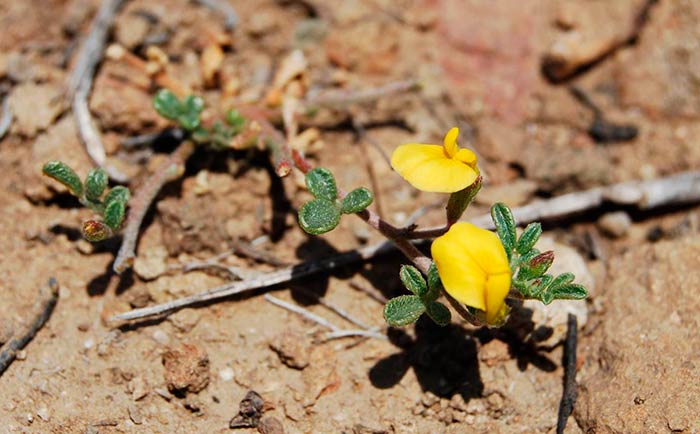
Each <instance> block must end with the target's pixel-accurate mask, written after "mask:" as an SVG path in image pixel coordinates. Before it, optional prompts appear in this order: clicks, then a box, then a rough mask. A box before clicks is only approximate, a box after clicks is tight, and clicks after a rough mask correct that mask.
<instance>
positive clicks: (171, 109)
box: [153, 89, 204, 131]
mask: <svg viewBox="0 0 700 434" xmlns="http://www.w3.org/2000/svg"><path fill="white" fill-rule="evenodd" d="M153 108H155V109H156V111H157V112H158V114H160V115H161V116H163V117H164V118H166V119H170V120H172V121H175V122H177V123H178V124H180V126H181V127H182V128H184V129H185V130H187V131H194V130H196V129H197V128H198V127H199V125H200V119H199V116H200V115H201V113H202V111H203V110H204V100H202V98H200V97H197V96H193V95H189V96H187V97H185V98H184V99H183V100H182V101H180V99H179V98H178V97H177V96H176V95H175V94H174V93H172V92H171V91H169V90H167V89H161V90H159V91H158V92H157V93H156V95H155V96H154V97H153Z"/></svg>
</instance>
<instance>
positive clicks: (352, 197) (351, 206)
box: [341, 187, 374, 214]
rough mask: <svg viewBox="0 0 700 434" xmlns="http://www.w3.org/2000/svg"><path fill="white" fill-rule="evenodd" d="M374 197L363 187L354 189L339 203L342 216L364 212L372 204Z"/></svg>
mask: <svg viewBox="0 0 700 434" xmlns="http://www.w3.org/2000/svg"><path fill="white" fill-rule="evenodd" d="M373 200H374V197H373V196H372V193H371V192H370V191H369V190H367V189H366V188H364V187H360V188H356V189H354V190H353V191H351V192H350V193H348V195H347V196H345V198H343V201H342V203H341V211H342V212H343V214H354V213H356V212H360V211H364V209H365V208H367V207H368V206H370V205H371V204H372V201H373Z"/></svg>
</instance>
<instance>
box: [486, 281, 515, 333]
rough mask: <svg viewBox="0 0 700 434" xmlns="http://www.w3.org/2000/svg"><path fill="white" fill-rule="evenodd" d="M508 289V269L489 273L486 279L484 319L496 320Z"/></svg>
mask: <svg viewBox="0 0 700 434" xmlns="http://www.w3.org/2000/svg"><path fill="white" fill-rule="evenodd" d="M509 291H510V271H509V272H508V273H502V274H494V275H490V276H489V278H488V280H487V281H486V321H487V322H488V323H489V324H493V323H495V322H497V320H498V318H499V316H500V313H501V310H502V309H503V306H504V304H505V302H506V296H508V292H509Z"/></svg>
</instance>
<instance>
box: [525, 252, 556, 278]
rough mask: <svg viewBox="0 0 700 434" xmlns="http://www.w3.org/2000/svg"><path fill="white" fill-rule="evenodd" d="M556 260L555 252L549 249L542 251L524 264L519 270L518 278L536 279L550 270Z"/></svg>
mask: <svg viewBox="0 0 700 434" xmlns="http://www.w3.org/2000/svg"><path fill="white" fill-rule="evenodd" d="M553 262H554V252H553V251H551V250H548V251H546V252H544V253H540V254H539V255H537V256H535V257H534V258H532V259H530V260H529V261H528V262H526V263H525V264H523V266H522V267H521V268H520V271H519V272H518V278H520V279H522V280H529V279H536V278H538V277H540V276H542V275H543V274H544V273H546V272H547V270H549V267H551V266H552V263H553Z"/></svg>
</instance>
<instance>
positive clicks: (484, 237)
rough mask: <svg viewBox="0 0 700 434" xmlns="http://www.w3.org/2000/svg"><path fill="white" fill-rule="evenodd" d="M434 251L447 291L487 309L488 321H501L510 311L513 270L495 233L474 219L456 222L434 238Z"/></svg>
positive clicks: (454, 296)
mask: <svg viewBox="0 0 700 434" xmlns="http://www.w3.org/2000/svg"><path fill="white" fill-rule="evenodd" d="M431 253H432V255H433V260H434V261H435V265H436V266H437V269H438V273H439V274H440V279H441V280H442V284H443V286H444V287H445V290H446V291H447V293H448V294H450V295H451V296H452V297H453V298H455V299H456V300H457V301H459V302H460V303H463V304H465V305H467V306H471V307H474V308H477V309H481V310H483V311H485V312H486V321H487V323H488V324H490V325H495V324H499V323H500V322H502V320H503V319H504V316H505V315H506V314H507V312H508V307H507V306H506V304H505V300H506V296H507V295H508V292H509V291H510V281H511V271H510V265H509V264H508V258H507V256H506V252H505V250H504V248H503V245H502V244H501V241H500V240H499V239H498V236H496V234H494V233H493V232H491V231H487V230H485V229H481V228H479V227H477V226H474V225H473V224H471V223H456V224H454V225H453V226H452V227H451V228H450V230H448V231H447V233H445V234H444V235H442V236H440V237H438V238H436V239H435V241H433V245H432V247H431Z"/></svg>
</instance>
